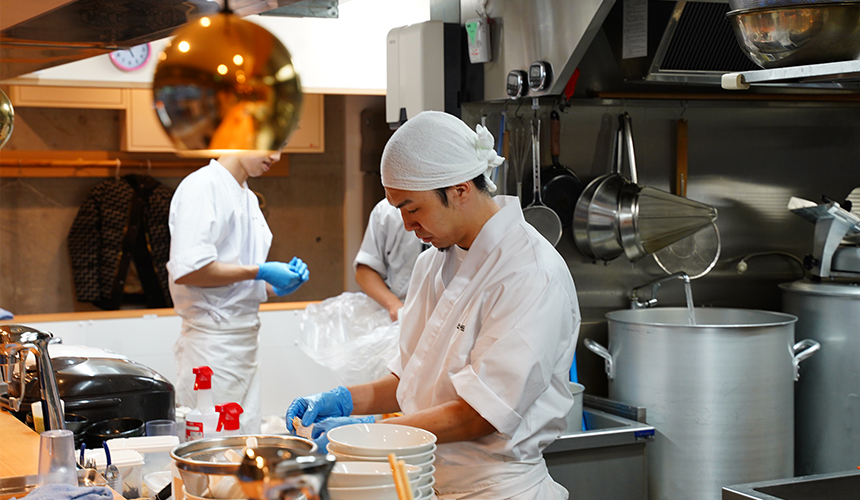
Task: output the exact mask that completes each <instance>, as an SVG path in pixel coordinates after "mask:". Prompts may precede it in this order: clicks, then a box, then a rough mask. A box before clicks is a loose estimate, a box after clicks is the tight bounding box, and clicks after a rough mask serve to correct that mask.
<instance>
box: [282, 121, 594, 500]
mask: <svg viewBox="0 0 860 500" xmlns="http://www.w3.org/2000/svg"><path fill="white" fill-rule="evenodd" d="M476 132H477V133H476ZM501 161H502V159H501V158H500V157H498V156H497V155H496V153H495V152H494V151H493V138H492V136H491V135H490V133H489V132H488V131H487V130H486V129H485V128H483V127H481V126H480V125H479V126H478V127H477V129H476V131H472V130H471V129H470V128H469V127H467V126H466V125H465V124H464V123H463V122H462V121H460V120H459V119H457V118H455V117H453V116H451V115H448V114H445V113H440V112H432V111H427V112H424V113H420V114H419V115H417V116H416V117H414V118H412V119H410V120H409V121H407V122H406V123H405V124H404V125H402V126H401V127H400V128H399V129H398V130H397V131H396V132H395V133H394V135H393V136H392V137H391V139H390V140H389V142H388V144H387V145H386V148H385V151H384V152H383V157H382V183H383V185H384V186H385V191H386V197H387V199H388V201H389V202H390V203H391V204H392V205H393V206H395V207H397V208H398V209H400V211H401V213H402V215H403V221H404V225H405V227H406V229H408V230H410V231H413V232H414V233H415V234H416V235H417V236H418V237H419V238H421V239H422V240H423V241H425V242H427V243H430V244H432V245H433V246H434V247H435V248H436V250H429V251H427V252H424V253H422V254H421V255H420V256H419V257H418V261H417V263H416V265H415V269H414V270H413V274H412V280H411V282H410V285H409V293H408V295H407V298H406V305H405V307H404V309H403V312H402V315H403V316H402V318H401V339H400V355H399V357H398V358H397V359H395V360H394V361H393V362H392V363H391V364H390V365H389V369H390V370H391V374H390V375H386V376H384V377H382V378H380V379H378V380H376V381H374V382H371V383H369V384H363V385H357V386H351V387H349V388H345V387H338V388H335V389H333V390H331V391H329V392H325V393H320V394H316V395H313V396H309V397H304V398H298V399H296V400H295V401H293V403H292V404H291V405H290V407H289V409H288V411H287V422H288V426H289V427H290V428H291V429H292V422H291V420H292V417H293V416H299V417H301V419H302V424H303V425H306V426H307V425H310V424H311V423H314V422H316V424H315V425H314V428H313V433H314V438H315V439H317V441H318V442H319V443H320V444H325V434H324V432H325V431H327V430H328V429H331V428H333V427H337V426H338V425H343V424H347V423H351V422H355V421H367V420H368V419H372V418H373V417H372V416H371V417H360V418H356V417H349V416H347V415H350V414H353V413H354V414H356V415H376V414H380V413H390V412H394V411H402V412H403V414H404V415H403V416H402V417H396V418H391V419H388V420H386V422H390V423H396V424H403V425H410V426H415V427H420V428H423V429H426V430H429V431H431V432H433V433H434V434H436V436H437V439H438V441H437V444H438V449H437V450H436V462H435V465H436V473H435V478H436V484H435V489H436V492H437V494H438V495H439V497H440V498H442V499H444V500H449V499H475V500H477V499H494V500H497V499H501V498H510V499H517V500H548V499H549V500H551V499H566V498H567V497H568V493H567V491H566V490H565V489H564V488H563V487H562V486H560V485H559V484H557V483H555V482H554V481H553V480H552V478H551V477H550V476H549V473H548V471H547V468H546V464H545V462H544V459H543V456H542V452H543V450H544V449H545V448H546V447H547V446H548V445H549V444H550V443H552V442H553V441H554V440H555V439H556V438H557V437H558V436H559V435H560V434H561V432H562V431H563V430H564V429H565V427H566V422H565V417H566V415H567V414H568V412H569V411H570V409H571V407H572V404H573V398H572V396H571V393H570V390H569V388H568V377H569V369H570V366H571V362H572V360H573V353H574V348H575V346H576V339H577V336H578V335H579V325H580V319H581V316H580V313H579V306H578V304H577V298H576V291H575V288H574V284H573V280H572V278H571V276H570V272H569V270H568V268H567V265H566V264H565V262H564V260H563V259H562V258H561V256H560V255H559V254H558V252H556V250H555V249H554V248H553V247H552V245H551V244H550V243H549V242H548V241H547V240H546V239H544V238H543V237H542V236H541V235H540V234H539V233H538V232H537V231H536V230H535V229H534V228H533V227H531V226H530V225H529V224H528V223H526V222H525V220H524V219H523V215H522V211H521V209H520V205H519V203H518V200H517V199H516V198H514V197H496V198H492V197H491V196H490V194H489V192H488V191H489V190H494V189H495V186H493V185H492V182H491V181H490V180H489V179H490V174H491V172H492V169H493V168H494V167H496V166H498V165H499V164H500V163H501Z"/></svg>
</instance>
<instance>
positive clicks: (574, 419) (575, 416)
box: [565, 382, 585, 434]
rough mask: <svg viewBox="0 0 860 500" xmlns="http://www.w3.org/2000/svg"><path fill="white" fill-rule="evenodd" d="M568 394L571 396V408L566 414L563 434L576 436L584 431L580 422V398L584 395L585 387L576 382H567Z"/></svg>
mask: <svg viewBox="0 0 860 500" xmlns="http://www.w3.org/2000/svg"><path fill="white" fill-rule="evenodd" d="M568 386H570V393H571V394H572V395H573V408H572V409H571V410H570V413H568V414H567V432H565V434H576V433H577V432H582V431H584V430H585V428H584V427H583V422H582V396H583V395H584V394H585V386H584V385H582V384H577V383H576V382H568Z"/></svg>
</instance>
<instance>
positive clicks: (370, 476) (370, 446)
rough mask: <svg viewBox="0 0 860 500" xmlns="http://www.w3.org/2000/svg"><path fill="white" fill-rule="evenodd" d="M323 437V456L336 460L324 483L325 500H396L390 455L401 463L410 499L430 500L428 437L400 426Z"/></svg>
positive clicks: (432, 448) (432, 439)
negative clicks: (327, 499) (326, 442)
mask: <svg viewBox="0 0 860 500" xmlns="http://www.w3.org/2000/svg"><path fill="white" fill-rule="evenodd" d="M327 434H328V440H329V445H328V451H329V453H331V454H333V455H334V456H335V457H336V458H337V463H336V464H335V466H334V469H332V472H331V475H329V480H328V492H329V496H330V497H331V500H389V499H390V500H398V498H397V490H396V489H395V487H394V476H393V474H392V472H391V466H390V465H389V463H388V455H389V454H390V453H393V454H394V455H395V456H396V457H397V460H403V461H404V462H405V463H406V474H407V476H408V477H409V482H410V485H411V486H412V496H413V497H414V499H415V500H428V499H431V498H433V497H434V493H433V484H435V482H436V479H434V478H433V473H434V472H436V467H435V466H434V465H433V462H434V461H435V460H436V455H435V452H436V436H435V435H433V433H431V432H427V431H425V430H423V429H418V428H416V427H409V426H405V425H393V424H352V425H345V426H342V427H336V428H334V429H332V430H330V431H328V433H327Z"/></svg>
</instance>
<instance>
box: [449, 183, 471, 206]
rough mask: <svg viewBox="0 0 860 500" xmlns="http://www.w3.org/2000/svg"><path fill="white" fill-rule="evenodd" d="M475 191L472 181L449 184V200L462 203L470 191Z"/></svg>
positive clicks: (469, 194)
mask: <svg viewBox="0 0 860 500" xmlns="http://www.w3.org/2000/svg"><path fill="white" fill-rule="evenodd" d="M474 191H475V185H474V184H472V181H466V182H461V183H460V184H455V185H453V186H451V193H450V194H451V201H454V202H455V203H458V204H459V203H462V202H463V201H465V200H466V199H468V198H469V196H471V195H472V193H473V192H474Z"/></svg>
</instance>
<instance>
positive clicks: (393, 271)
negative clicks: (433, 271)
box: [353, 200, 424, 300]
mask: <svg viewBox="0 0 860 500" xmlns="http://www.w3.org/2000/svg"><path fill="white" fill-rule="evenodd" d="M422 250H424V244H423V243H422V242H421V239H419V238H418V237H417V236H415V234H414V233H412V232H411V231H406V229H405V228H404V227H403V217H402V216H401V215H400V210H398V209H396V208H394V207H393V206H391V203H388V200H382V201H380V202H379V203H377V204H376V206H375V207H373V210H372V211H371V212H370V218H369V219H368V221H367V229H366V230H365V231H364V239H363V240H361V248H360V249H359V250H358V255H356V256H355V261H354V262H353V266H354V267H358V265H359V264H364V265H366V266H368V267H370V268H371V269H373V270H374V271H376V272H377V273H379V275H380V276H381V277H382V280H383V281H384V282H385V284H386V286H388V289H389V290H391V293H393V294H394V295H396V296H397V298H399V299H400V300H403V299H405V298H406V290H407V289H408V288H409V278H410V277H411V276H412V268H413V267H415V259H417V258H418V254H420V253H421V251H422Z"/></svg>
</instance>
